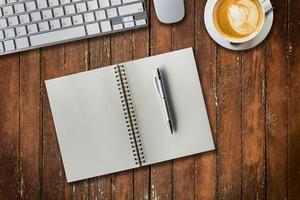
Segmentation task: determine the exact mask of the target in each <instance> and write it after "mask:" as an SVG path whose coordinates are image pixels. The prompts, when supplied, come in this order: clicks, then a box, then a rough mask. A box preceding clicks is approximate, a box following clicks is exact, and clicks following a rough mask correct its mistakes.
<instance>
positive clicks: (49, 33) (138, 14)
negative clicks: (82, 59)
mask: <svg viewBox="0 0 300 200" xmlns="http://www.w3.org/2000/svg"><path fill="white" fill-rule="evenodd" d="M147 25H148V19H147V13H146V9H145V2H144V0H0V55H5V54H9V53H15V52H19V51H25V50H29V49H35V48H39V47H44V46H50V45H53V44H58V43H63V42H68V41H74V40H79V39H85V38H90V37H95V36H100V35H107V34H111V33H114V32H120V31H125V30H130V29H135V28H139V27H144V26H147Z"/></svg>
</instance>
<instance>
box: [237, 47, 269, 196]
mask: <svg viewBox="0 0 300 200" xmlns="http://www.w3.org/2000/svg"><path fill="white" fill-rule="evenodd" d="M264 55H265V45H264V44H261V45H259V46H258V47H255V48H254V49H253V50H251V51H247V52H245V53H244V54H243V55H242V66H243V68H242V91H241V92H242V198H243V199H263V197H264V195H265V60H264V58H265V56H264Z"/></svg>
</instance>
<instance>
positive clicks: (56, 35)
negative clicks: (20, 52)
mask: <svg viewBox="0 0 300 200" xmlns="http://www.w3.org/2000/svg"><path fill="white" fill-rule="evenodd" d="M84 36H86V33H85V29H84V26H77V27H73V28H67V29H62V30H58V31H52V32H47V33H42V34H37V35H33V36H30V38H29V39H30V42H31V45H32V46H38V45H44V44H49V43H56V42H60V41H63V40H70V39H75V38H79V37H84Z"/></svg>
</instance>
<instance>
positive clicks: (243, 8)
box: [213, 0, 265, 42]
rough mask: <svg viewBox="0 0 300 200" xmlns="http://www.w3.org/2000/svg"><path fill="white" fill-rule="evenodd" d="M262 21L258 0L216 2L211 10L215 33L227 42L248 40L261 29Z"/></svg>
mask: <svg viewBox="0 0 300 200" xmlns="http://www.w3.org/2000/svg"><path fill="white" fill-rule="evenodd" d="M264 19H265V14H264V10H263V8H262V6H261V4H260V2H259V0H218V2H217V3H216V5H215V7H214V10H213V23H214V25H215V27H216V29H217V31H218V32H219V33H220V34H221V35H222V36H223V37H224V38H226V39H228V40H229V41H235V42H243V41H245V40H248V39H249V38H251V37H252V36H254V35H255V34H256V33H257V32H258V31H259V30H260V29H261V26H262V24H263V22H264Z"/></svg>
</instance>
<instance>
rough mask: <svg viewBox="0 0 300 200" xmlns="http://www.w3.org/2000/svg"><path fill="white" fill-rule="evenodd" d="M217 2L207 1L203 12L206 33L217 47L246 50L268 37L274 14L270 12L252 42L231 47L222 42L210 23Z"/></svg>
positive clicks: (227, 43) (214, 0)
mask: <svg viewBox="0 0 300 200" xmlns="http://www.w3.org/2000/svg"><path fill="white" fill-rule="evenodd" d="M216 1H217V0H207V3H206V5H205V10H204V23H205V27H206V30H207V32H208V33H209V35H210V37H212V39H213V40H214V41H216V42H217V43H218V44H219V45H221V46H222V47H225V48H227V49H231V50H246V49H251V48H253V47H255V46H257V45H258V44H259V43H261V42H262V41H263V40H264V39H265V38H266V37H267V35H268V33H269V32H270V30H271V27H272V24H273V18H274V13H273V11H271V12H270V13H269V14H268V15H267V16H266V19H265V23H264V25H263V27H262V29H261V31H260V32H259V33H258V34H257V36H255V38H253V39H252V40H250V41H248V42H245V43H240V44H234V45H232V44H231V43H230V42H228V41H226V40H224V39H223V38H221V37H220V36H219V34H218V33H217V32H216V31H215V29H214V27H213V22H212V20H211V19H212V17H211V13H212V9H213V6H214V4H215V2H216Z"/></svg>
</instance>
